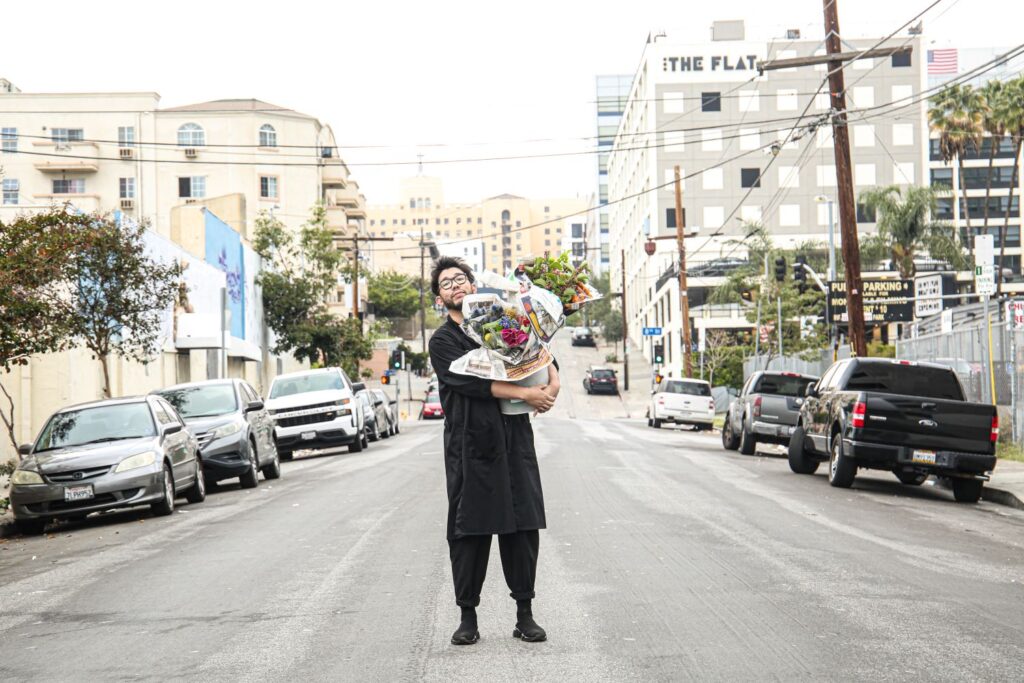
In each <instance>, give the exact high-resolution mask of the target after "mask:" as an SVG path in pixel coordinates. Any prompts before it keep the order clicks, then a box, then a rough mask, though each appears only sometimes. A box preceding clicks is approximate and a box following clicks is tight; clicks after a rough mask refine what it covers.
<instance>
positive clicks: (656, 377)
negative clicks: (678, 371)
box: [654, 372, 665, 384]
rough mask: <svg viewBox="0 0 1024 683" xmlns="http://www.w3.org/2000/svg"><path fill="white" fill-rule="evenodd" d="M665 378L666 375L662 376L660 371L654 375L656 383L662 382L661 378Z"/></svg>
mask: <svg viewBox="0 0 1024 683" xmlns="http://www.w3.org/2000/svg"><path fill="white" fill-rule="evenodd" d="M663 379H665V378H664V377H662V376H661V373H660V372H659V373H658V374H656V375H655V376H654V383H655V384H661V380H663Z"/></svg>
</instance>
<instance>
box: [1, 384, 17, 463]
mask: <svg viewBox="0 0 1024 683" xmlns="http://www.w3.org/2000/svg"><path fill="white" fill-rule="evenodd" d="M0 391H2V392H3V394H4V398H6V399H7V403H8V405H9V406H10V409H9V411H8V412H9V414H10V418H8V416H7V415H5V414H4V411H3V409H2V408H0V421H3V423H4V428H5V429H7V437H8V438H9V439H10V440H11V445H12V446H14V452H15V453H17V452H18V440H17V438H15V436H14V398H12V397H11V395H10V394H9V393H8V392H7V387H5V386H4V384H3V382H0ZM18 459H19V460H20V459H21V455H20V454H19V455H18Z"/></svg>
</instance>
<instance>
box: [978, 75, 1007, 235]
mask: <svg viewBox="0 0 1024 683" xmlns="http://www.w3.org/2000/svg"><path fill="white" fill-rule="evenodd" d="M1006 90H1007V89H1006V87H1005V85H1004V84H1003V83H1002V81H996V80H992V81H989V82H988V83H986V84H985V85H984V86H982V88H981V96H982V98H984V100H985V107H984V109H983V114H984V118H983V120H982V123H981V125H982V128H984V130H985V132H986V133H988V134H989V146H988V173H987V174H986V177H985V206H984V209H983V219H984V223H983V225H984V229H985V232H986V233H987V232H988V213H989V207H988V200H989V197H991V196H992V170H993V168H994V167H995V162H996V151H997V150H998V149H999V143H1000V141H1002V139H1003V137H1004V136H1005V135H1006V124H1007V120H1006V118H1005V115H1006V106H1005V104H1004V100H1005V98H1006Z"/></svg>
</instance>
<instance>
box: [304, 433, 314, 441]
mask: <svg viewBox="0 0 1024 683" xmlns="http://www.w3.org/2000/svg"><path fill="white" fill-rule="evenodd" d="M301 436H302V440H303V441H312V440H313V439H315V438H316V432H302V435H301Z"/></svg>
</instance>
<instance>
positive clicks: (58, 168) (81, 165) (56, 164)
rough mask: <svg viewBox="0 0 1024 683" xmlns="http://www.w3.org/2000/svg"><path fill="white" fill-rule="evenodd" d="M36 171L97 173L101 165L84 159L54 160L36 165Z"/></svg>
mask: <svg viewBox="0 0 1024 683" xmlns="http://www.w3.org/2000/svg"><path fill="white" fill-rule="evenodd" d="M35 167H36V170H37V171H41V172H43V173H96V172H97V171H99V170H100V165H99V163H97V162H95V161H83V160H82V159H53V160H50V161H40V162H37V163H36V164H35Z"/></svg>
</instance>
